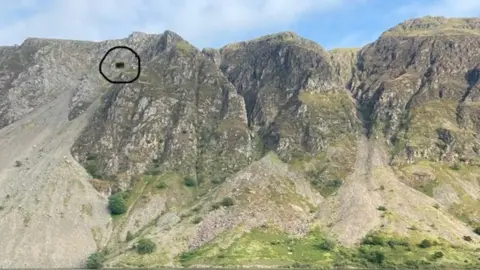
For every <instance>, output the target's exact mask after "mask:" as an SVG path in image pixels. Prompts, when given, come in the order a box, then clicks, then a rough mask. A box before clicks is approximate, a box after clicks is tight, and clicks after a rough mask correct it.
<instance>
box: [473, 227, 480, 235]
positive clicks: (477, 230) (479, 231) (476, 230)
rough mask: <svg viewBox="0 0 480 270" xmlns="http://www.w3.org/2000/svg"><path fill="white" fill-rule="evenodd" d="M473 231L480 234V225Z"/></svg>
mask: <svg viewBox="0 0 480 270" xmlns="http://www.w3.org/2000/svg"><path fill="white" fill-rule="evenodd" d="M473 232H474V233H476V234H478V235H480V227H477V228H475V230H473Z"/></svg>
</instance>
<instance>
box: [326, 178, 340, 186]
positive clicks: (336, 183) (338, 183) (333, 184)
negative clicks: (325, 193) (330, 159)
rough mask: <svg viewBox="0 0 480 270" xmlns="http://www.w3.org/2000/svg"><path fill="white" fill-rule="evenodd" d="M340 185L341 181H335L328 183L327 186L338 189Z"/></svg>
mask: <svg viewBox="0 0 480 270" xmlns="http://www.w3.org/2000/svg"><path fill="white" fill-rule="evenodd" d="M342 184H343V181H342V180H341V179H335V180H333V181H330V182H329V183H328V186H329V187H333V188H339V187H340V186H341V185H342Z"/></svg>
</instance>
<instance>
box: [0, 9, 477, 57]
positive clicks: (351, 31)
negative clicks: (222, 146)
mask: <svg viewBox="0 0 480 270" xmlns="http://www.w3.org/2000/svg"><path fill="white" fill-rule="evenodd" d="M1 2H2V8H1V9H0V45H12V44H21V43H22V42H23V40H24V39H25V38H27V37H45V38H66V39H81V40H94V41H100V40H105V39H115V38H123V37H126V36H128V35H129V34H130V33H131V32H133V31H141V32H147V33H162V32H163V31H164V30H166V29H168V30H172V31H174V32H176V33H178V34H180V35H181V36H183V37H184V38H185V39H187V40H188V41H190V42H191V43H193V44H194V45H195V46H197V47H199V48H202V47H220V46H222V45H225V44H226V43H230V42H235V41H240V40H245V39H251V38H255V37H258V36H261V35H265V34H270V33H275V32H280V31H294V32H296V33H298V34H299V35H301V36H303V37H306V38H309V39H312V40H314V41H317V42H318V43H320V44H321V45H322V46H324V47H326V48H328V49H330V48H336V47H359V46H363V45H365V44H366V43H368V42H371V41H374V40H375V39H376V38H377V37H378V36H379V35H380V34H381V33H382V32H383V31H385V30H387V29H388V28H390V27H392V26H395V25H396V24H398V23H400V22H402V21H404V20H406V19H410V18H413V17H420V16H426V15H434V16H446V17H478V16H480V0H417V1H414V0H403V1H401V0H383V1H382V0H16V1H8V0H1Z"/></svg>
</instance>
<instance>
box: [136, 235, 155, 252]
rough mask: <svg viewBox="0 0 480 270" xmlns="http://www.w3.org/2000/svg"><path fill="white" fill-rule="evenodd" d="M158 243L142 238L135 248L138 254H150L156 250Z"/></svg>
mask: <svg viewBox="0 0 480 270" xmlns="http://www.w3.org/2000/svg"><path fill="white" fill-rule="evenodd" d="M156 248H157V244H156V243H155V242H153V241H152V240H150V239H146V238H142V239H140V240H139V241H138V243H137V245H136V246H135V249H136V250H137V252H138V254H148V253H152V252H154V251H155V249H156Z"/></svg>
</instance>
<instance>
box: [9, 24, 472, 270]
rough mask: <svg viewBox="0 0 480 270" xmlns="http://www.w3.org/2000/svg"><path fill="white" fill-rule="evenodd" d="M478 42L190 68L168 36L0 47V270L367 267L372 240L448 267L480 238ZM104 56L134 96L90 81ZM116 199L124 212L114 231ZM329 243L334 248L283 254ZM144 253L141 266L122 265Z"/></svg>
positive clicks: (406, 28)
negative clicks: (90, 263) (436, 254)
mask: <svg viewBox="0 0 480 270" xmlns="http://www.w3.org/2000/svg"><path fill="white" fill-rule="evenodd" d="M479 29H480V20H478V19H445V18H438V17H426V18H422V19H415V20H411V21H407V22H405V23H403V24H400V25H399V26H397V27H394V28H392V29H390V30H388V31H386V32H385V33H384V34H382V36H381V37H380V38H379V39H378V40H377V41H375V42H374V43H372V44H369V45H367V46H365V47H364V48H362V49H335V50H332V51H326V50H324V49H323V48H322V47H321V46H320V45H318V44H315V43H314V42H312V41H309V40H306V39H304V38H301V37H299V36H297V35H296V34H294V33H290V32H284V33H278V34H274V35H270V36H265V37H261V38H258V39H255V40H250V41H245V42H240V43H234V44H229V45H226V46H224V47H222V48H221V49H218V50H216V49H204V50H202V51H200V50H198V49H197V48H195V47H193V46H192V45H190V44H189V43H188V42H187V41H185V40H183V39H182V38H181V37H180V36H178V35H177V34H175V33H173V32H170V31H166V32H164V33H163V34H160V35H146V34H142V33H133V34H132V35H130V36H129V37H128V38H126V39H123V40H113V41H105V42H99V43H94V42H82V41H64V40H44V39H27V40H26V41H25V42H24V43H23V44H22V45H21V46H18V47H1V48H0V96H1V99H0V128H1V129H0V146H1V147H2V149H4V150H5V151H3V150H2V153H0V198H5V199H4V200H3V202H2V201H1V200H0V205H1V206H2V210H1V211H0V215H2V221H0V236H1V237H2V239H6V240H5V241H3V242H2V243H1V244H0V250H3V252H0V266H6V267H35V266H39V265H41V266H43V267H78V266H82V265H84V264H85V262H86V259H87V256H88V255H89V254H90V253H92V252H94V251H95V250H96V249H103V248H108V250H110V253H109V255H108V256H107V261H106V262H105V264H106V265H109V266H125V267H132V266H135V267H145V266H158V265H170V266H174V265H176V266H178V265H185V266H186V265H204V264H210V265H230V266H232V265H245V264H248V262H250V263H251V262H252V261H253V262H254V263H255V264H258V265H268V266H279V265H281V266H285V265H291V264H293V263H297V264H311V265H317V266H319V265H320V264H323V263H327V264H329V265H332V264H333V263H339V262H340V261H345V262H346V264H348V265H358V264H359V263H360V262H364V263H365V264H369V263H372V262H371V259H368V258H369V257H368V256H369V255H368V254H370V253H368V252H370V251H371V252H374V251H375V250H374V247H370V246H369V247H368V248H371V249H372V250H367V251H368V252H367V251H365V248H366V247H365V246H363V245H362V247H361V248H360V249H358V252H359V253H358V254H357V253H355V252H356V251H355V252H354V251H352V250H356V249H355V248H357V246H356V245H358V244H359V243H361V242H362V239H363V238H364V237H365V236H366V235H367V233H369V232H371V231H380V232H382V233H383V234H386V235H389V236H388V237H394V236H395V237H397V236H398V235H401V236H402V237H407V238H408V239H410V240H408V241H413V242H415V241H417V240H418V238H419V237H425V238H437V239H438V241H440V242H442V241H445V243H446V242H450V243H453V244H455V245H459V246H462V247H464V249H462V250H454V249H452V248H450V246H449V245H447V244H445V249H443V251H444V253H446V254H447V255H451V256H452V258H454V257H455V258H457V259H458V258H461V259H458V261H455V263H456V264H464V263H465V260H467V261H468V260H470V259H471V256H473V255H472V254H473V253H472V252H471V250H470V248H472V247H475V246H476V245H478V241H479V238H478V236H477V235H476V234H475V233H473V229H474V228H475V227H477V226H479V225H480V213H479V212H478V206H479V205H478V199H479V197H480V180H479V179H480V150H479V149H480V140H479V139H478V135H479V132H480V114H479V113H480V109H479V108H480V107H479V105H480V102H479V100H478V99H479V97H480V94H479V83H480V82H479V79H480V66H479V64H478V63H480V53H479V51H478V50H477V47H479V45H480V44H479V43H480V35H479V33H480V30H479ZM118 45H127V46H129V47H132V48H134V49H135V50H136V51H137V52H138V54H139V55H140V57H141V62H142V63H141V64H142V72H141V75H140V78H139V79H138V80H137V81H135V82H134V83H131V84H126V85H121V84H115V85H112V84H110V83H108V82H107V81H106V80H104V78H103V77H102V76H101V75H100V74H99V73H98V62H99V61H100V59H101V58H102V56H103V55H104V54H105V52H106V51H107V50H108V49H109V48H111V47H113V46H118ZM115 59H121V60H122V61H125V63H126V66H127V68H126V69H125V70H124V71H123V72H124V73H123V75H119V76H127V77H128V76H132V74H134V73H135V72H136V70H135V69H134V68H131V67H132V66H133V64H134V63H133V62H132V61H135V60H134V59H133V60H132V59H131V57H130V58H129V56H128V52H116V53H115V54H113V55H110V56H109V59H108V61H107V62H108V63H107V64H106V65H107V67H106V68H107V69H108V65H109V63H110V62H111V61H114V60H115ZM109 72H113V71H112V70H109ZM15 161H18V162H15ZM80 164H81V165H82V166H83V167H84V168H85V169H84V168H82V167H81V166H80ZM66 179H68V180H66ZM95 189H96V190H95ZM117 191H125V192H127V194H129V196H128V199H127V201H126V206H127V207H128V211H127V212H126V213H124V214H122V215H120V216H116V217H114V219H113V220H112V219H111V218H110V217H109V215H108V212H107V209H106V202H107V200H106V197H108V196H110V195H111V194H112V193H115V192H117ZM99 192H100V193H99ZM229 201H230V202H231V201H233V205H232V203H228V202H229ZM18 204H21V207H19V208H17V205H18ZM222 204H223V205H224V206H221V205H222ZM378 209H384V210H378ZM379 211H380V212H379ZM382 211H383V212H382ZM79 216H81V217H82V218H81V219H79V218H78V217H79ZM3 220H5V222H4V221H3ZM30 220H31V222H30ZM71 220H75V221H74V222H71ZM7 221H8V222H7ZM33 221H35V222H33ZM11 224H15V226H11ZM39 228H44V229H43V230H40V231H39V230H38V229H39ZM59 228H61V229H59ZM313 228H317V229H318V230H320V231H321V236H320V235H316V234H315V231H316V230H317V229H313ZM412 228H415V229H412ZM68 229H73V230H75V231H76V233H75V234H71V233H69V232H68ZM56 230H58V231H59V233H57V234H56V235H57V236H52V232H54V231H56ZM259 230H260V231H259ZM312 233H313V235H312ZM283 234H285V235H284V236H282V235H283ZM127 235H131V236H132V235H133V238H134V239H133V241H132V240H131V239H129V240H127V239H126V238H127ZM287 235H289V236H287ZM327 235H328V237H331V238H335V239H337V240H338V241H339V243H340V244H341V246H342V248H340V249H331V250H328V249H323V248H320V250H323V251H318V250H317V251H312V250H310V249H309V248H310V247H307V245H306V244H305V246H302V245H303V244H295V243H293V242H291V241H296V240H288V241H287V240H285V239H290V238H291V237H293V236H295V237H303V240H301V241H300V242H301V243H310V242H309V241H313V240H312V239H316V240H315V241H321V239H323V238H324V237H326V236H327ZM131 236H130V238H131ZM141 237H149V238H151V239H154V240H155V242H157V243H158V248H157V250H156V251H155V252H154V253H153V254H150V255H139V254H137V253H136V252H135V251H133V250H132V249H131V248H132V247H133V245H135V243H136V241H137V240H138V239H139V238H141ZM289 237H290V238H289ZM465 237H469V239H471V240H472V241H466V240H463V239H465ZM284 238H285V239H284ZM26 239H33V240H31V242H30V243H29V242H26ZM46 239H47V240H48V241H47V240H46ZM264 239H268V240H265V241H266V242H265V243H264V242H262V241H263V240H264ZM412 239H413V240H412ZM421 239H422V238H420V240H421ZM397 240H398V239H397ZM32 241H33V243H32ZM66 241H70V242H75V243H76V244H75V246H73V247H72V248H59V246H64V245H66V244H67V242H66ZM302 241H303V242H302ZM322 241H323V240H322ZM392 241H393V240H392ZM402 241H407V240H402ZM273 242H274V243H275V244H271V243H273ZM413 242H412V243H413ZM442 243H443V242H442ZM264 245H266V246H264ZM315 245H317V244H315ZM272 246H275V247H272ZM312 246H313V245H312ZM447 246H448V247H447ZM253 247H258V249H257V250H258V252H257V253H251V252H250V251H249V250H250V249H249V248H253ZM442 247H443V246H442ZM344 248H345V250H347V249H348V250H349V251H348V252H347V251H345V250H343V249H344ZM412 248H417V246H416V244H412V246H410V249H412ZM38 250H41V252H39V251H38ZM259 250H270V251H271V252H268V254H267V253H265V254H264V253H261V252H260V251H259ZM402 250H403V249H402ZM402 250H400V251H399V250H397V251H396V252H400V253H401V252H403V251H402ZM377 251H378V250H377ZM380 251H381V252H384V253H385V252H386V256H387V259H386V260H387V263H388V264H396V265H398V264H400V263H403V262H405V261H402V262H398V261H396V259H395V257H394V255H393V253H392V254H390V253H388V251H385V250H384V249H383V248H382V249H381V250H380ZM380 251H379V252H380ZM42 252H43V253H42ZM259 252H260V253H261V255H259V254H260V253H259ZM297 252H298V254H300V253H301V254H307V253H308V254H310V253H309V252H312V254H310V255H309V256H307V257H302V256H303V255H301V256H300V255H298V256H300V257H298V256H297ZM305 252H306V253H305ZM318 252H320V253H318ZM345 252H347V253H348V254H350V253H349V252H354V253H352V254H354V255H351V256H353V257H352V258H350V257H345V256H347V255H345V254H347V253H345ZM455 252H456V253H455ZM284 253H285V254H284ZM290 253H291V254H290ZM317 253H318V254H323V255H321V256H326V257H325V258H327V257H329V258H330V257H332V256H333V257H334V258H335V259H333V261H331V260H326V259H325V258H324V259H320V258H317V257H316V256H320V255H318V254H317ZM414 253H415V254H416V255H415V256H417V255H418V256H420V257H415V258H410V259H411V260H418V261H421V260H423V259H425V258H427V257H428V256H429V255H428V256H427V255H425V254H423V253H422V251H421V250H419V251H418V252H414ZM450 253H451V254H450ZM355 254H356V255H355ZM362 254H363V255H362ZM402 254H403V253H402ZM405 254H407V251H405ZM459 254H460V255H459ZM179 256H180V257H179ZM349 256H350V255H349ZM405 256H407V255H405ZM408 256H410V255H408ZM422 256H424V257H422ZM25 258H28V260H26V259H25ZM62 258H63V259H62ZM314 258H317V259H318V260H317V259H314ZM428 258H429V257H428ZM405 260H406V259H405ZM425 260H426V259H425ZM452 260H453V259H452ZM435 263H438V264H441V263H442V262H435ZM360 264H362V263H360ZM322 266H324V265H322Z"/></svg>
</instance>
